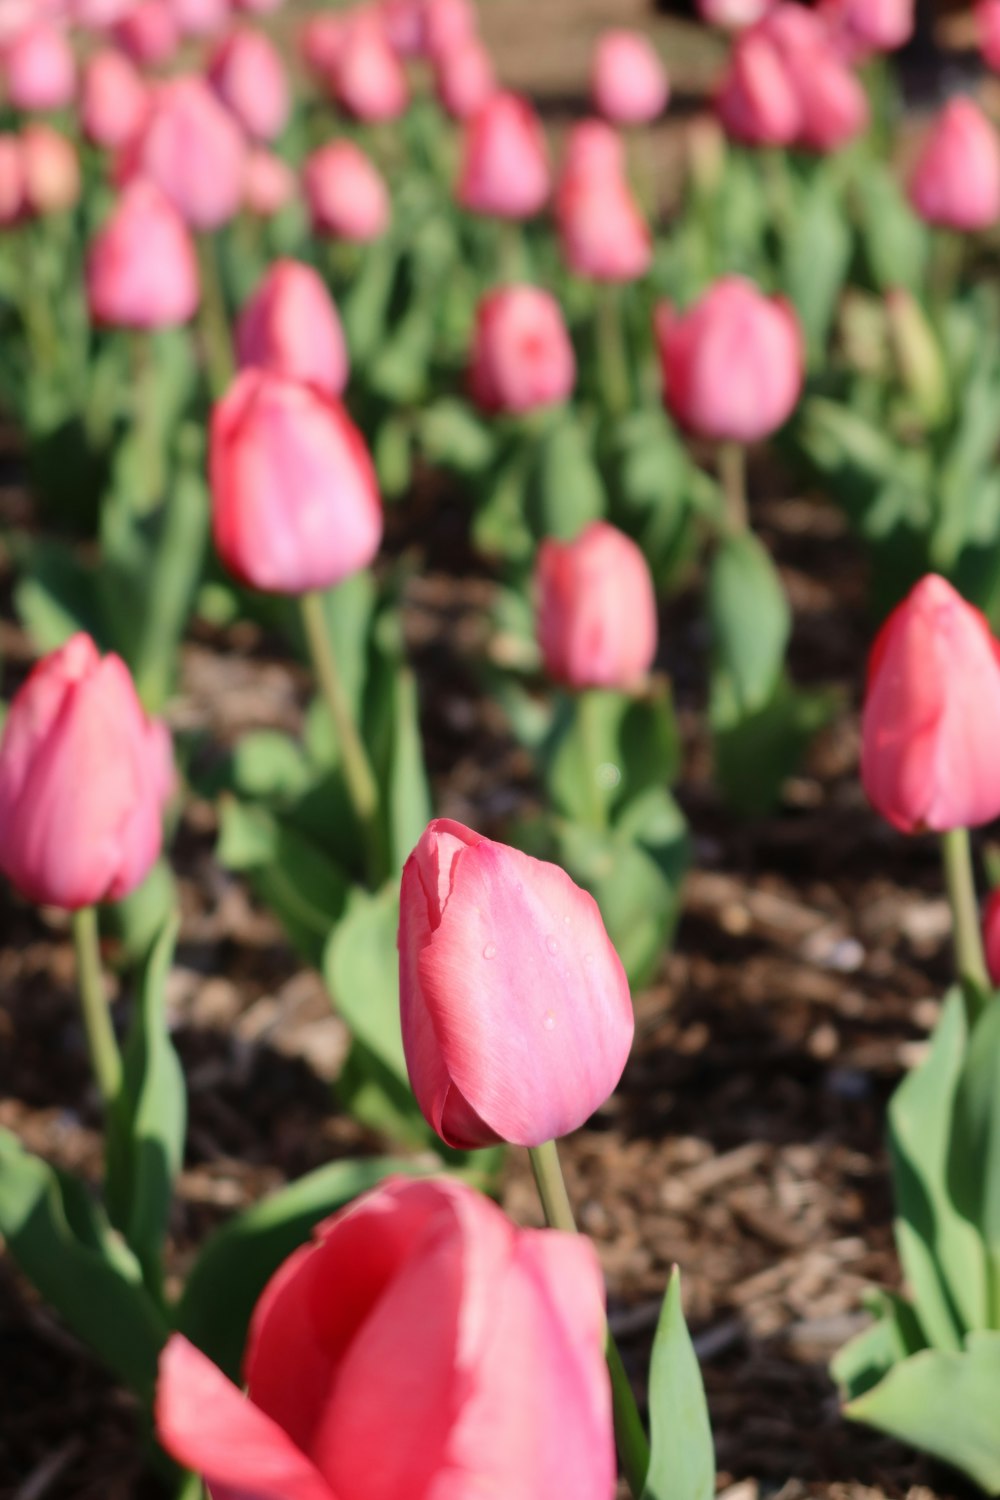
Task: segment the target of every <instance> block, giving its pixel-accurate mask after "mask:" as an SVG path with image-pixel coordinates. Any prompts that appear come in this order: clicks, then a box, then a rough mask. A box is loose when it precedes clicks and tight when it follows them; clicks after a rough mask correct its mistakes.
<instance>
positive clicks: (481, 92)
mask: <svg viewBox="0 0 1000 1500" xmlns="http://www.w3.org/2000/svg"><path fill="white" fill-rule="evenodd" d="M434 85H435V89H436V91H437V96H438V99H439V101H440V103H441V107H442V109H444V110H445V111H446V112H447V113H448V114H449V115H451V117H452V119H453V120H468V119H470V118H471V117H472V116H473V115H475V114H478V113H479V111H480V110H481V109H483V108H484V106H485V105H486V104H487V103H488V101H489V100H490V99H492V97H493V95H494V94H495V93H496V91H497V82H496V75H495V73H494V71H493V60H492V58H491V57H490V54H489V53H488V52H487V50H486V48H485V47H484V46H483V44H482V42H481V41H480V40H479V38H478V37H472V38H471V40H470V41H467V42H462V43H461V44H460V45H458V46H456V47H455V48H453V49H452V51H450V52H445V53H443V54H442V55H441V57H439V58H438V60H437V62H436V63H435V65H434Z"/></svg>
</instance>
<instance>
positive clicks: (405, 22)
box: [378, 0, 427, 57]
mask: <svg viewBox="0 0 1000 1500" xmlns="http://www.w3.org/2000/svg"><path fill="white" fill-rule="evenodd" d="M426 9H427V7H426V4H425V0H378V19H379V25H380V26H381V27H382V31H383V32H384V34H385V39H386V41H387V42H388V43H389V46H390V47H391V48H392V50H393V52H395V53H396V55H397V56H398V57H422V56H423V54H424V52H425V50H426V30H425V26H424V17H425V12H426Z"/></svg>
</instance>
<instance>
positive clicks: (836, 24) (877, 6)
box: [820, 0, 914, 56]
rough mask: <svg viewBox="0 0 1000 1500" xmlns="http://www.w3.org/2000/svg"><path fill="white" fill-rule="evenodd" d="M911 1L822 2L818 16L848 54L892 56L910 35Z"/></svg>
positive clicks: (840, 0)
mask: <svg viewBox="0 0 1000 1500" xmlns="http://www.w3.org/2000/svg"><path fill="white" fill-rule="evenodd" d="M913 7H914V0H823V4H822V5H821V6H820V13H821V15H822V16H823V19H824V20H825V21H826V22H827V24H828V25H829V26H830V28H831V30H832V31H833V32H834V33H835V34H836V35H837V36H838V38H839V39H840V40H841V41H843V42H844V43H846V45H847V48H848V51H849V53H851V54H853V55H856V56H864V55H865V54H867V53H870V52H895V51H896V49H897V48H898V47H903V46H905V45H906V43H907V42H908V41H909V40H910V38H911V36H912V35H913V24H914V18H913Z"/></svg>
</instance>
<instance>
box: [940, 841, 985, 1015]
mask: <svg viewBox="0 0 1000 1500" xmlns="http://www.w3.org/2000/svg"><path fill="white" fill-rule="evenodd" d="M941 854H942V859H943V862H944V881H945V886H946V887H947V891H948V901H949V904H950V906H951V920H952V934H953V941H954V945H955V969H956V972H957V974H958V978H959V980H960V982H961V983H962V985H963V987H964V989H965V993H966V999H967V1003H968V1004H969V1007H970V1016H969V1020H970V1022H971V1021H974V1020H975V1019H976V1016H977V1015H978V1013H979V1010H980V1006H981V1002H980V999H979V997H980V996H981V995H982V994H983V993H988V991H989V989H990V979H989V974H988V972H987V969H986V957H985V954H984V953H983V935H982V929H981V927H980V923H979V903H978V901H977V899H976V879H975V875H974V873H973V869H972V847H971V845H970V843H969V830H968V829H967V828H952V829H950V830H949V831H948V832H947V833H943V834H942V835H941Z"/></svg>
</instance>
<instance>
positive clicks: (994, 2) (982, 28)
mask: <svg viewBox="0 0 1000 1500" xmlns="http://www.w3.org/2000/svg"><path fill="white" fill-rule="evenodd" d="M975 15H976V34H977V36H978V39H979V50H980V52H981V53H982V55H983V61H984V62H985V64H986V66H987V67H988V68H992V69H993V71H994V73H1000V0H979V4H978V5H977V6H976V11H975Z"/></svg>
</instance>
